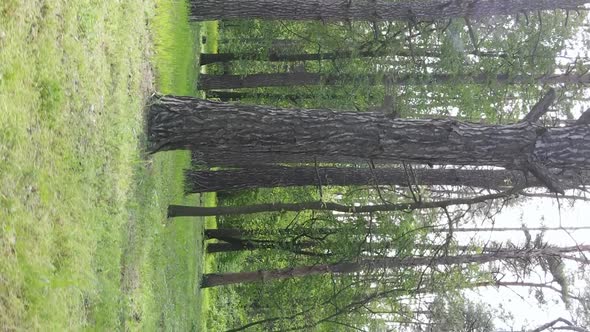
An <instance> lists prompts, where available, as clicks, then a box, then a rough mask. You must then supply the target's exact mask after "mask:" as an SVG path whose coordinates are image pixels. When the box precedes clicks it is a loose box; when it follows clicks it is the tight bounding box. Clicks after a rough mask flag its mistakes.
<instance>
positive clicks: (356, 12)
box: [190, 0, 588, 22]
mask: <svg viewBox="0 0 590 332" xmlns="http://www.w3.org/2000/svg"><path fill="white" fill-rule="evenodd" d="M585 3H588V0H537V1H528V0H505V1H496V0H463V1H448V0H427V1H417V0H414V1H404V2H393V1H392V2H390V1H384V0H376V1H352V2H350V1H345V0H342V1H324V0H314V1H310V0H291V1H281V0H241V1H225V0H206V1H201V0H199V1H197V0H192V1H191V4H190V19H192V20H194V21H205V20H223V19H248V18H250V19H252V18H258V19H273V20H321V21H399V20H401V21H409V22H416V21H432V20H443V19H448V18H453V17H469V18H471V19H477V18H484V17H490V16H493V15H511V14H519V13H521V12H531V11H541V10H555V9H566V10H579V9H583V5H584V4H585Z"/></svg>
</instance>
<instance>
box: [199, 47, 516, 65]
mask: <svg viewBox="0 0 590 332" xmlns="http://www.w3.org/2000/svg"><path fill="white" fill-rule="evenodd" d="M470 54H473V55H477V56H481V57H497V58H507V57H508V54H507V53H504V52H492V51H485V52H478V51H472V52H470ZM385 56H401V57H432V58H440V57H442V54H441V52H436V51H429V50H412V51H408V50H389V49H387V48H380V49H377V50H368V51H334V52H326V53H291V54H288V53H284V52H281V53H277V52H275V51H272V50H271V51H270V52H267V53H263V52H251V53H201V56H200V58H199V64H200V65H201V66H203V65H208V64H212V63H220V62H222V63H224V62H230V61H235V60H252V61H270V62H280V61H282V62H288V61H320V60H336V59H349V58H369V57H370V58H374V57H385Z"/></svg>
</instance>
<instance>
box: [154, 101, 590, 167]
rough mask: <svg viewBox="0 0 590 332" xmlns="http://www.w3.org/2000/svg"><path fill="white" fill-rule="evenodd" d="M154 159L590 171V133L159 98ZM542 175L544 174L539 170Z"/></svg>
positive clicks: (583, 129) (576, 128) (579, 128)
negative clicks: (166, 154) (159, 155)
mask: <svg viewBox="0 0 590 332" xmlns="http://www.w3.org/2000/svg"><path fill="white" fill-rule="evenodd" d="M148 126H149V133H148V137H149V142H150V145H151V151H152V152H156V151H162V150H177V149H190V150H193V151H195V152H196V154H198V155H200V156H201V157H202V161H204V162H207V163H209V164H215V163H219V162H220V163H221V164H231V163H232V162H236V160H234V158H239V160H238V161H237V164H238V165H239V164H240V163H246V162H250V163H252V164H257V163H258V164H273V163H292V162H296V163H302V162H316V161H321V162H358V161H359V160H364V161H366V160H368V159H371V160H375V161H377V162H379V161H387V162H394V163H398V162H402V161H403V162H413V163H422V164H426V163H430V164H447V165H473V166H497V167H504V168H508V169H514V170H524V169H529V166H530V165H531V164H532V163H536V165H537V166H538V167H541V166H542V165H544V167H547V168H550V169H572V170H576V169H579V170H583V169H589V168H590V135H588V128H589V126H588V125H585V124H580V125H572V126H568V127H556V128H541V127H539V126H538V125H536V124H534V123H530V122H519V123H516V124H510V125H485V124H475V123H467V122H461V121H456V120H447V119H399V118H398V119H392V118H390V117H388V116H387V115H385V114H383V113H370V112H366V113H361V112H334V111H328V110H307V109H282V108H275V107H264V106H256V105H234V104H229V103H223V102H212V101H207V100H202V99H198V98H192V97H175V96H158V97H157V98H156V99H154V100H152V104H151V108H150V113H149V115H148ZM535 171H537V172H539V171H540V169H535Z"/></svg>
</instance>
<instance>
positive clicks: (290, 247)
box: [207, 238, 318, 255]
mask: <svg viewBox="0 0 590 332" xmlns="http://www.w3.org/2000/svg"><path fill="white" fill-rule="evenodd" d="M316 245H318V243H317V242H313V241H303V242H295V243H293V242H290V241H271V240H268V241H266V240H264V241H259V240H250V239H238V238H237V239H235V240H234V241H232V242H225V243H224V242H217V243H209V244H207V253H208V254H214V253H221V252H237V251H247V250H261V249H274V250H282V251H290V252H292V253H294V254H304V255H314V253H312V252H306V251H304V250H303V249H308V248H311V247H313V246H316Z"/></svg>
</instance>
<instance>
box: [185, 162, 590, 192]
mask: <svg viewBox="0 0 590 332" xmlns="http://www.w3.org/2000/svg"><path fill="white" fill-rule="evenodd" d="M559 179H560V180H561V183H562V187H563V188H565V189H570V188H577V187H578V186H579V185H580V183H586V182H587V181H586V180H587V179H588V178H587V177H582V176H581V175H578V174H573V173H565V174H560V175H559ZM184 183H185V190H186V192H187V193H201V192H210V191H211V192H214V191H224V192H225V191H237V190H245V189H256V188H275V187H296V186H319V185H321V186H377V185H397V186H409V185H422V186H466V187H477V188H487V189H493V190H502V189H506V188H508V187H510V186H511V185H512V184H515V183H520V184H523V186H525V187H543V186H544V184H542V183H540V182H539V181H538V180H536V179H535V178H531V177H526V176H525V175H524V174H523V173H522V172H518V171H508V170H477V169H471V170H470V169H430V168H415V169H413V170H412V172H411V175H409V174H408V173H407V172H406V171H404V170H403V169H400V168H375V169H371V168H366V167H362V168H361V167H317V168H315V167H279V166H277V167H265V168H241V169H231V170H219V171H195V170H187V171H186V173H185V181H184Z"/></svg>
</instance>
